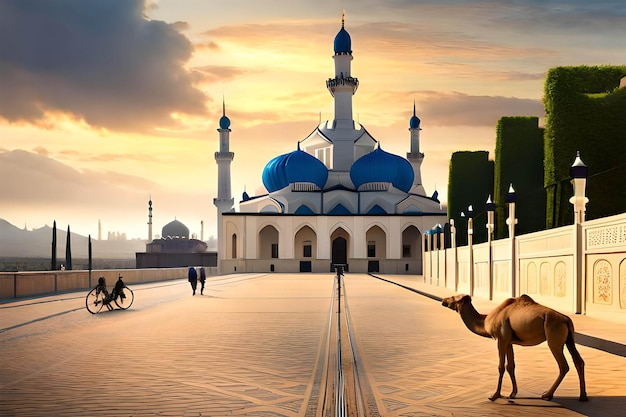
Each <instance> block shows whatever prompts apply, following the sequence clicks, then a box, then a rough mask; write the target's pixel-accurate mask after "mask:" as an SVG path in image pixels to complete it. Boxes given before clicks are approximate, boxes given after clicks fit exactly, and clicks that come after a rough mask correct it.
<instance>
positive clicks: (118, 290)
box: [111, 275, 126, 300]
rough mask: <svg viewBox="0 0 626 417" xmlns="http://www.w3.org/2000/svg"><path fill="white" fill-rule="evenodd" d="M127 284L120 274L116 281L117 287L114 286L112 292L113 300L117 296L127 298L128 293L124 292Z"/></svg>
mask: <svg viewBox="0 0 626 417" xmlns="http://www.w3.org/2000/svg"><path fill="white" fill-rule="evenodd" d="M125 287H126V285H125V284H124V281H122V276H121V275H120V276H119V278H118V279H117V282H116V283H115V287H113V291H112V292H111V300H115V299H116V298H117V297H120V298H121V299H122V300H124V299H125V298H126V294H124V288H125Z"/></svg>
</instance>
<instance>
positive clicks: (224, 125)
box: [213, 116, 230, 129]
mask: <svg viewBox="0 0 626 417" xmlns="http://www.w3.org/2000/svg"><path fill="white" fill-rule="evenodd" d="M213 120H215V119H213ZM228 128H230V119H229V118H228V117H226V116H222V117H220V129H228Z"/></svg>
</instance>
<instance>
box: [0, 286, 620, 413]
mask: <svg viewBox="0 0 626 417" xmlns="http://www.w3.org/2000/svg"><path fill="white" fill-rule="evenodd" d="M390 278H391V277H390ZM333 279H334V277H333V276H332V274H327V275H326V274H317V275H316V274H293V275H291V274H271V275H267V274H245V275H231V276H222V277H211V278H210V279H209V280H208V281H207V288H206V289H205V295H203V296H200V295H196V296H195V297H192V296H191V289H190V287H189V284H188V283H187V282H185V281H181V280H178V281H171V282H169V283H154V284H141V285H133V286H132V288H133V290H134V291H135V303H134V304H133V306H132V307H131V308H130V309H129V310H127V311H113V312H104V313H101V314H98V315H91V314H89V313H88V312H87V311H86V309H85V308H84V296H85V295H86V293H85V294H83V293H69V294H60V295H54V296H48V297H38V298H33V299H24V300H1V301H0V352H1V355H0V370H1V371H0V416H29V417H30V416H137V417H139V416H231V415H248V416H308V415H316V410H318V409H319V402H320V401H321V400H320V387H319V383H320V379H321V374H322V373H323V372H322V368H323V367H324V365H325V364H324V363H323V362H324V358H325V357H324V354H323V353H324V349H325V341H326V337H327V334H326V332H327V329H328V319H329V313H330V312H331V311H330V310H331V309H330V305H331V299H332V296H333V294H332V286H333ZM403 279H405V280H406V279H408V278H406V277H404V278H403ZM407 282H408V283H411V284H415V283H414V282H413V281H411V280H409V281H407ZM414 286H415V287H419V284H415V285H414ZM419 288H420V289H422V290H426V289H428V290H431V291H433V292H435V291H437V290H436V289H432V288H424V287H419ZM345 289H346V293H347V297H348V298H347V305H348V310H349V313H350V320H351V324H352V326H353V329H354V332H355V336H356V340H357V346H356V347H357V349H358V352H359V358H360V360H361V363H359V364H358V365H359V367H360V368H361V371H360V372H361V373H360V375H362V376H363V377H364V378H366V380H367V385H368V386H369V388H370V389H371V391H372V393H373V395H374V398H375V401H376V406H377V408H378V411H379V413H380V415H382V416H431V415H437V416H473V415H483V416H491V415H494V416H495V415H499V416H507V415H529V416H530V415H538V414H540V415H547V416H576V415H590V416H613V415H614V416H618V415H623V410H625V409H626V389H625V388H624V387H626V359H625V358H624V357H621V356H617V355H612V354H609V353H606V352H603V351H600V350H597V349H593V348H590V347H586V346H580V347H579V351H580V353H581V355H582V356H583V358H584V359H585V361H586V364H587V368H586V375H587V385H588V394H589V396H590V401H589V402H588V403H580V402H578V400H577V398H578V382H577V378H576V373H575V370H574V369H573V367H572V370H571V371H570V373H569V374H568V375H567V376H566V377H565V380H564V381H563V383H562V384H561V386H560V387H559V389H558V390H557V392H556V394H555V398H554V400H553V401H549V402H548V401H542V400H539V399H538V397H539V396H540V394H541V393H542V392H543V391H544V390H545V389H546V388H547V387H548V386H549V385H550V384H551V383H552V381H553V380H554V378H555V377H556V372H557V370H556V369H557V368H556V363H555V362H554V360H553V359H552V356H551V354H550V353H549V350H548V348H547V346H546V345H545V344H542V345H540V346H538V347H530V348H521V347H516V350H515V352H516V362H517V376H518V385H519V389H520V392H519V394H518V396H519V397H520V398H518V399H516V400H515V401H513V402H507V401H506V400H498V401H496V402H490V401H488V400H487V397H488V396H489V395H490V394H491V393H492V392H493V390H494V388H495V383H496V378H497V369H496V367H497V356H496V345H495V342H494V341H492V340H489V339H485V338H481V337H478V336H476V335H474V334H472V333H470V332H469V331H468V330H467V329H466V328H465V326H464V325H463V324H462V323H461V321H460V318H459V317H458V315H456V314H455V313H453V312H452V311H450V310H448V309H444V308H443V307H442V306H441V305H440V303H438V302H436V301H435V300H432V299H430V298H426V297H423V296H421V295H418V294H415V293H413V292H411V291H407V290H405V289H402V288H400V287H398V286H395V285H390V284H388V283H384V282H382V281H380V280H376V279H374V278H371V277H368V276H367V275H357V274H355V275H351V274H346V276H345ZM477 308H478V305H477ZM479 310H480V308H479ZM603 324H604V329H605V331H606V332H612V333H613V334H624V329H623V328H622V327H623V326H619V325H617V324H611V323H603ZM620 332H621V333H620ZM599 336H602V335H599ZM605 336H606V333H605ZM616 337H617V336H616ZM607 338H608V337H607ZM617 338H618V339H619V337H617ZM619 340H621V339H619ZM566 356H567V354H566ZM567 357H568V360H569V356H567ZM570 363H571V361H570ZM506 383H508V381H507V380H506V378H505V385H504V388H503V393H507V392H508V391H507V390H509V389H510V385H506Z"/></svg>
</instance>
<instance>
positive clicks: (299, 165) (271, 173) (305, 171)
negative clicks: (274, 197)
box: [262, 148, 328, 193]
mask: <svg viewBox="0 0 626 417" xmlns="http://www.w3.org/2000/svg"><path fill="white" fill-rule="evenodd" d="M262 179H263V185H265V188H266V189H267V191H269V192H270V193H271V192H274V191H278V190H281V189H283V188H285V187H286V186H288V185H289V184H292V183H294V182H309V183H313V184H315V185H317V186H318V187H319V188H320V189H321V188H323V187H324V185H325V184H326V180H327V179H328V168H326V166H325V165H324V164H323V163H322V161H320V160H319V159H317V158H316V157H314V156H313V155H309V154H308V153H306V152H304V151H302V150H300V149H299V148H298V149H297V150H295V151H293V152H290V153H286V154H284V155H279V156H277V157H275V158H273V159H272V160H270V161H269V162H268V163H267V165H265V168H263V176H262Z"/></svg>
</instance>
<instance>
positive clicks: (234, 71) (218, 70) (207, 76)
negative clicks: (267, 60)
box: [192, 65, 255, 83]
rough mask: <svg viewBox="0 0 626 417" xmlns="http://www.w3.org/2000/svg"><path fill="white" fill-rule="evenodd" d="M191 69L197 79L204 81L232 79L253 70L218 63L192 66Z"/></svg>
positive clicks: (250, 72) (213, 81)
mask: <svg viewBox="0 0 626 417" xmlns="http://www.w3.org/2000/svg"><path fill="white" fill-rule="evenodd" d="M192 70H193V71H194V73H195V74H196V75H197V76H198V77H199V79H201V80H202V81H203V82H206V83H215V82H220V81H221V82H225V81H232V80H234V79H236V78H239V77H242V76H245V75H248V74H252V73H254V72H255V71H252V70H248V69H246V68H239V67H232V66H219V65H204V66H201V67H194V68H192Z"/></svg>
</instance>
